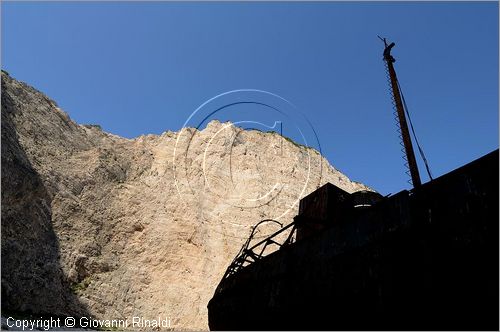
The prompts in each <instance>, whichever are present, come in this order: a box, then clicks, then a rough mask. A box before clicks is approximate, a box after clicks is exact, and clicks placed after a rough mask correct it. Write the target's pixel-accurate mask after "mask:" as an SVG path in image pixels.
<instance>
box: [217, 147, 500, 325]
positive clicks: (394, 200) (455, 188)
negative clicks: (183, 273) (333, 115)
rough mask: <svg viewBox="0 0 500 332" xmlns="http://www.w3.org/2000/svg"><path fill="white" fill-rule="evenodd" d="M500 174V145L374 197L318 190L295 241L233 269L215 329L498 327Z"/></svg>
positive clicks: (303, 210)
mask: <svg viewBox="0 0 500 332" xmlns="http://www.w3.org/2000/svg"><path fill="white" fill-rule="evenodd" d="M498 171H499V167H498V150H496V151H494V152H492V153H490V154H488V155H486V156H484V157H482V158H480V159H478V160H476V161H473V162H471V163H470V164H467V165H465V166H463V167H461V168H459V169H457V170H455V171H452V172H450V173H448V174H446V175H444V176H441V177H440V178H437V179H435V180H433V181H431V182H429V183H426V184H424V185H422V186H421V187H419V188H416V189H413V190H412V191H402V192H400V193H398V194H396V195H393V196H390V197H383V198H379V199H376V200H375V201H377V202H371V203H370V204H357V205H356V202H355V201H356V199H355V197H354V196H352V195H349V194H348V193H346V192H343V191H342V190H340V189H339V188H337V187H335V186H333V185H331V184H329V185H327V186H326V187H322V188H320V189H318V191H317V192H314V193H312V194H311V195H310V196H308V197H306V198H305V199H304V200H303V201H302V202H301V207H300V213H299V215H298V216H297V217H296V219H295V222H294V224H295V225H294V227H293V228H294V229H295V231H296V235H295V238H296V239H297V240H296V241H295V242H293V243H292V241H288V242H286V243H283V244H282V246H281V248H280V249H279V250H277V251H275V252H273V253H272V254H270V255H267V256H264V257H256V258H255V259H254V262H253V263H250V264H248V265H247V266H244V265H243V264H239V265H238V264H236V265H235V266H236V267H237V268H235V267H234V266H232V267H230V269H228V272H227V273H226V275H225V276H224V278H223V280H222V281H221V282H220V284H219V285H218V287H217V289H216V291H215V294H214V296H213V298H212V299H211V301H210V302H209V304H208V313H209V326H210V329H212V330H263V329H266V330H394V329H397V330H415V329H416V330H429V329H432V330H442V329H446V330H498V327H499V325H498V321H499V315H498V312H499V306H498V302H499V288H498V284H499V279H498V278H499V275H498V271H499V255H498V253H499V243H498V238H499V235H498V234H499V233H498V232H499V228H498V223H499V215H498V211H499V197H498V190H499V188H498V183H499V177H498ZM354 206H356V207H354ZM235 262H238V260H237V259H235ZM235 262H233V263H235Z"/></svg>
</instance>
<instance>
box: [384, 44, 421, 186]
mask: <svg viewBox="0 0 500 332" xmlns="http://www.w3.org/2000/svg"><path fill="white" fill-rule="evenodd" d="M381 39H382V38H381ZM382 40H383V41H384V45H385V48H384V61H385V62H386V63H387V70H388V72H389V78H390V82H391V88H392V93H393V97H394V103H395V107H396V111H397V114H398V122H399V128H400V129H401V136H402V139H403V144H404V149H405V155H406V160H407V161H408V168H409V169H410V176H411V182H412V184H413V187H415V188H416V187H419V186H420V185H421V184H422V182H421V181H420V174H419V172H418V166H417V160H416V159H415V153H414V151H413V145H412V142H411V137H410V132H409V130H408V124H407V122H406V116H405V112H404V108H403V102H402V100H401V91H400V90H399V85H398V78H397V76H396V70H395V69H394V62H395V61H396V60H395V59H394V57H393V56H392V55H391V49H392V48H393V47H394V45H395V44H394V43H391V44H389V45H387V41H386V39H385V38H383V39H382Z"/></svg>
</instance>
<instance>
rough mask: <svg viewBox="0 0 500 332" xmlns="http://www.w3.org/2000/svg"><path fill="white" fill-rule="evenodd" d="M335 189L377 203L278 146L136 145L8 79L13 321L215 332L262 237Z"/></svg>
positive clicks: (312, 156)
mask: <svg viewBox="0 0 500 332" xmlns="http://www.w3.org/2000/svg"><path fill="white" fill-rule="evenodd" d="M325 182H331V183H333V184H335V185H337V186H339V187H341V188H343V189H344V190H346V191H349V192H353V191H356V190H361V189H366V187H365V186H364V185H362V184H359V183H356V182H352V181H350V180H349V179H348V178H347V177H346V176H345V175H343V174H342V173H340V172H339V171H338V170H336V169H335V168H333V167H332V166H330V165H329V164H328V162H327V161H326V160H325V159H323V158H322V157H321V156H320V155H319V154H318V152H316V151H315V150H313V149H308V148H305V147H302V146H300V145H297V144H294V143H293V142H291V141H289V140H286V139H284V138H283V137H281V136H280V135H278V134H276V133H264V132H259V131H255V130H242V129H241V128H238V127H235V126H233V125H231V124H230V123H220V122H218V121H212V122H210V123H209V124H208V125H207V127H206V128H205V129H203V130H201V131H198V130H196V129H192V128H186V129H184V130H183V131H182V132H181V133H175V132H165V133H163V134H162V135H159V136H157V135H145V136H140V137H137V138H135V139H126V138H122V137H118V136H116V135H112V134H109V133H106V132H103V131H102V130H101V129H100V127H98V126H88V125H87V126H85V125H79V124H76V123H75V122H73V121H72V120H71V119H70V118H69V117H68V115H67V114H66V113H64V112H63V111H62V110H61V109H59V108H58V107H57V105H56V103H55V102H54V101H52V100H50V99H49V98H47V97H46V96H44V95H43V94H42V93H40V92H39V91H37V90H35V89H33V88H32V87H30V86H28V85H26V84H24V83H21V82H18V81H16V80H15V79H13V78H11V77H10V76H8V75H7V74H6V73H4V72H2V206H1V207H2V308H3V309H9V310H14V311H27V312H33V313H49V314H54V315H70V314H71V315H93V316H95V317H97V318H101V319H117V318H125V317H131V316H143V317H145V318H157V317H158V316H161V317H166V316H168V317H170V318H171V320H172V326H173V328H175V329H207V328H208V325H207V309H206V305H207V303H208V300H209V299H210V298H211V296H212V294H213V291H214V289H215V286H216V285H217V284H218V282H219V280H220V278H221V277H222V275H223V273H224V270H225V268H226V267H227V265H228V264H229V263H230V261H231V260H232V258H233V257H234V255H235V254H236V253H237V252H238V250H239V248H240V246H241V245H242V243H243V242H244V240H245V239H246V238H247V237H248V235H249V232H250V227H251V226H252V225H254V224H256V223H257V222H258V221H259V220H262V219H264V218H273V219H277V218H279V219H280V221H283V222H284V223H289V222H291V220H292V218H293V216H294V215H295V214H296V213H297V209H298V205H297V202H298V199H299V198H301V197H303V196H305V195H307V194H308V193H310V192H311V191H313V190H314V189H316V188H317V187H318V186H319V185H321V184H324V183H325ZM269 227H270V228H269V230H273V229H271V226H269ZM274 230H276V229H274ZM263 232H264V233H265V229H264V230H263ZM264 233H262V234H260V236H264V235H265V234H264Z"/></svg>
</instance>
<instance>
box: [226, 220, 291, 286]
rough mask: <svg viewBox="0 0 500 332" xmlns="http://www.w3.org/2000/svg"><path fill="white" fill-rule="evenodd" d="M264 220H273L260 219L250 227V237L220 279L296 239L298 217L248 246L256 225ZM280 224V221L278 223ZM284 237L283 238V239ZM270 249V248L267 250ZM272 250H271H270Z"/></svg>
mask: <svg viewBox="0 0 500 332" xmlns="http://www.w3.org/2000/svg"><path fill="white" fill-rule="evenodd" d="M266 221H274V222H276V223H278V222H277V221H275V220H271V219H265V220H262V221H260V222H259V223H258V224H257V225H255V226H254V227H253V228H252V233H251V234H250V237H249V238H248V239H247V241H246V242H245V244H244V245H243V247H242V248H241V249H240V251H239V252H238V254H237V255H236V257H235V258H234V260H233V261H232V263H231V264H230V265H229V267H228V268H227V270H226V272H225V274H224V277H223V278H222V279H226V278H228V277H229V276H231V275H233V274H235V273H237V272H238V271H239V270H241V269H242V268H244V267H246V266H248V265H250V264H252V263H255V262H257V261H259V260H260V259H262V258H263V257H265V256H267V255H269V254H271V253H272V252H275V251H277V250H279V249H281V248H282V247H284V246H287V245H290V244H292V243H294V242H295V241H296V233H297V223H298V219H296V220H295V221H293V222H292V223H290V224H288V225H286V226H284V227H282V228H281V229H280V230H278V231H276V232H275V233H273V234H271V235H269V236H268V237H267V238H265V239H263V240H262V241H259V242H257V243H256V244H254V245H252V246H251V247H249V246H250V242H251V240H252V239H253V234H254V232H255V229H256V228H257V226H258V225H260V224H261V223H263V222H266ZM279 224H280V225H281V223H279ZM285 232H289V233H288V235H287V236H286V238H284V235H286V234H285ZM283 238H284V240H283ZM268 249H270V250H268ZM271 250H272V251H271Z"/></svg>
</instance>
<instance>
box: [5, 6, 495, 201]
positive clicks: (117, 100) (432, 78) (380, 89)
mask: <svg viewBox="0 0 500 332" xmlns="http://www.w3.org/2000/svg"><path fill="white" fill-rule="evenodd" d="M377 35H382V36H387V37H388V38H389V39H391V40H394V41H395V42H396V47H395V48H394V50H393V55H394V57H395V58H396V60H397V61H396V64H395V65H396V70H397V72H398V75H399V80H400V82H401V85H402V88H403V91H404V93H405V97H406V100H407V103H408V107H409V109H410V112H411V114H412V118H413V122H414V125H415V129H416V131H417V135H418V137H419V140H420V143H421V144H422V145H423V147H424V149H425V151H426V154H427V157H428V160H429V162H430V165H431V168H432V171H433V173H434V175H435V176H438V175H442V174H444V173H447V172H448V171H451V170H452V169H454V168H456V167H459V166H461V165H463V164H465V163H468V162H470V161H472V160H473V159H476V158H478V157H480V156H481V155H483V154H485V153H487V152H490V151H492V150H494V149H496V148H498V107H499V105H498V98H499V97H498V88H499V87H498V72H499V68H498V47H499V45H498V3H496V2H489V3H476V2H474V3H464V2H459V3H451V2H445V3H443V2H441V3H437V2H436V3H430V2H420V3H418V2H417V3H392V2H385V3H366V2H360V3H355V2H353V3H350V2H347V3H346V2H344V3H340V2H318V3H300V2H293V3H282V2H278V3H276V2H275V3H242V2H238V3H170V2H149V3H132V2H124V3H113V2H103V3H99V2H87V3H85V2H74V3H62V2H52V3H22V2H17V3H16V2H11V3H6V2H2V68H3V69H5V70H7V71H8V72H9V73H10V74H11V75H12V76H13V77H15V78H17V79H19V80H22V81H25V82H27V83H29V84H31V85H33V86H34V87H36V88H37V89H39V90H41V91H42V92H44V93H46V94H47V95H49V96H50V97H51V98H52V99H54V100H56V101H57V102H58V104H59V105H60V106H61V107H62V108H63V109H64V110H65V111H66V112H68V113H69V115H70V116H71V117H72V118H73V119H74V120H76V121H77V122H79V123H95V124H100V125H101V126H102V127H103V129H104V130H106V131H109V132H112V133H114V134H118V135H121V136H125V137H135V136H138V135H140V134H145V133H161V132H163V131H166V130H179V129H180V128H181V127H182V125H183V124H184V122H185V120H186V118H187V117H188V116H189V115H190V114H191V112H192V111H193V110H195V109H196V108H197V107H198V106H199V105H200V104H202V103H203V102H205V101H206V100H207V99H209V98H211V97H213V96H215V95H217V94H219V93H222V92H225V91H228V90H233V89H239V88H254V89H262V90H266V91H270V92H273V93H276V94H278V95H280V96H282V97H284V98H286V99H288V100H290V101H291V102H292V103H294V104H295V105H296V106H297V107H298V108H299V109H300V111H302V112H303V113H305V114H306V115H307V118H308V119H309V120H310V122H311V124H312V125H313V127H314V129H315V130H316V132H317V134H318V137H319V140H320V142H321V147H322V152H323V154H324V155H325V156H326V158H327V159H328V160H329V161H330V162H331V163H332V164H333V165H334V166H335V167H337V168H338V169H340V170H341V171H343V172H344V173H346V174H347V175H348V176H349V177H350V178H352V179H354V180H357V181H361V182H364V183H366V184H368V185H370V186H372V187H373V188H375V189H376V190H378V191H380V192H381V193H382V194H388V193H395V192H398V191H400V190H401V189H405V188H408V187H409V185H408V184H407V183H406V180H407V176H406V174H405V173H404V171H405V169H404V167H403V162H402V159H401V153H400V148H399V142H398V138H397V134H396V125H395V122H394V120H393V116H392V110H391V104H390V95H389V90H388V87H387V84H386V80H385V69H384V66H383V62H382V56H381V53H382V50H383V48H382V43H381V41H380V40H379V39H378V38H377ZM223 120H226V119H223ZM232 120H238V119H232ZM285 134H286V131H285ZM291 136H293V135H291ZM420 171H421V174H422V177H423V179H424V181H427V177H426V176H425V171H424V168H423V166H422V164H420Z"/></svg>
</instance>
